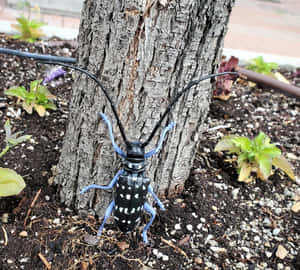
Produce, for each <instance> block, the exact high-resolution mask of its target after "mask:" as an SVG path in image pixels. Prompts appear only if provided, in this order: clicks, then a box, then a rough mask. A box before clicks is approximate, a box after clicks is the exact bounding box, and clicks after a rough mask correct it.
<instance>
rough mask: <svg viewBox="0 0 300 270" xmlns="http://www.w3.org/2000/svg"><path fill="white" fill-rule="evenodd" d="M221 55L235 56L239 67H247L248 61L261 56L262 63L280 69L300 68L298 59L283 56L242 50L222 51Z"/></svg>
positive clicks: (225, 49) (299, 59)
mask: <svg viewBox="0 0 300 270" xmlns="http://www.w3.org/2000/svg"><path fill="white" fill-rule="evenodd" d="M223 55H225V56H226V57H227V58H230V57H231V56H235V57H237V58H238V59H239V64H240V65H241V66H243V65H247V64H248V63H249V61H250V60H251V59H253V58H256V57H258V56H262V57H263V58H264V61H266V62H275V63H276V64H278V65H279V66H281V67H285V68H288V69H291V68H295V67H300V58H294V57H290V56H283V55H275V54H268V53H262V52H252V51H244V50H235V49H227V48H224V49H223Z"/></svg>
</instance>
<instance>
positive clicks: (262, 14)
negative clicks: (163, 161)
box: [0, 0, 300, 66]
mask: <svg viewBox="0 0 300 270" xmlns="http://www.w3.org/2000/svg"><path fill="white" fill-rule="evenodd" d="M3 1H5V0H0V4H1V5H0V32H1V31H4V29H9V28H10V24H11V23H14V22H15V18H16V16H17V15H18V14H19V11H17V10H15V9H12V8H9V7H7V6H4V5H3ZM53 1H54V0H53ZM53 1H52V2H53ZM54 2H55V1H54ZM62 13H63V12H61V11H60V14H62ZM56 14H57V12H56ZM66 14H68V15H55V14H53V11H52V14H51V11H50V12H48V13H45V12H43V13H42V14H41V19H42V20H43V21H45V22H46V23H48V26H46V27H45V30H44V32H45V33H47V34H49V35H57V36H61V37H63V38H69V39H73V38H76V36H77V33H78V28H79V22H80V19H79V16H80V14H79V13H78V14H77V15H76V13H74V14H73V16H70V14H69V13H67V12H66ZM225 48H226V50H225V53H226V54H229V55H230V54H238V55H236V56H237V57H243V58H247V57H248V58H253V55H254V56H255V55H266V56H267V57H266V58H265V59H267V61H271V60H274V59H275V60H274V61H276V62H278V61H279V62H280V61H281V62H285V61H286V62H288V63H292V64H294V65H299V66H300V0H236V5H235V7H234V8H233V11H232V15H231V18H230V21H229V31H228V33H227V35H226V38H225ZM268 56H269V57H268ZM274 56H275V58H274ZM282 56H284V57H282ZM276 57H277V58H276ZM276 59H279V60H276ZM245 60H248V59H245Z"/></svg>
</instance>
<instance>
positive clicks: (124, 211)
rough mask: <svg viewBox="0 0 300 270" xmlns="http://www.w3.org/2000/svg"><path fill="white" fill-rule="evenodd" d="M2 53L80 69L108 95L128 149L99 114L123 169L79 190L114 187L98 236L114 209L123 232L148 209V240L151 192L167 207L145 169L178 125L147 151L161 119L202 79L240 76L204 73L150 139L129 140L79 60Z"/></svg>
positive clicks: (168, 127) (119, 123) (1, 51)
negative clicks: (106, 182)
mask: <svg viewBox="0 0 300 270" xmlns="http://www.w3.org/2000/svg"><path fill="white" fill-rule="evenodd" d="M0 53H6V54H13V55H17V56H21V57H30V58H33V59H35V60H39V61H40V62H41V63H44V64H57V65H61V66H65V67H68V68H72V69H75V70H77V71H80V72H81V73H84V74H86V75H87V76H88V77H90V78H91V79H92V80H94V81H95V82H96V83H97V84H98V86H100V88H101V90H102V92H103V93H104V95H105V96H106V98H107V100H108V101H109V103H110V105H111V108H112V111H113V114H114V116H115V118H116V120H117V125H118V127H119V129H120V132H121V135H122V138H123V140H124V143H125V145H126V151H125V152H123V150H121V149H120V148H119V147H118V146H117V145H116V144H115V141H114V136H113V131H112V127H111V124H110V122H109V120H108V118H107V117H106V115H105V114H103V113H100V116H101V117H102V119H103V120H104V122H105V123H106V125H107V127H108V130H109V136H110V139H111V142H112V146H113V148H114V150H115V151H116V152H117V153H118V155H120V156H121V158H122V169H121V170H120V171H119V172H118V173H117V174H116V175H115V177H114V178H113V179H112V181H111V182H110V183H109V185H107V186H100V185H95V184H93V185H89V186H87V187H85V188H84V189H82V190H81V192H80V193H84V192H86V191H88V190H90V189H94V188H96V189H103V190H108V189H112V188H115V193H114V198H113V200H112V201H111V203H110V204H109V206H108V207H107V209H106V211H105V215H104V220H103V222H102V224H101V226H100V228H99V230H98V234H97V235H98V236H100V235H101V234H102V230H103V227H104V225H105V222H106V220H107V219H108V217H109V216H110V215H111V213H112V211H114V219H115V222H116V224H117V225H118V227H119V228H120V230H121V231H122V232H130V231H132V230H133V229H134V228H135V226H136V224H137V223H138V222H139V220H140V218H141V216H142V213H143V211H146V212H148V213H149V214H150V215H151V219H150V221H149V223H148V224H147V225H146V226H145V227H144V229H143V240H144V243H145V244H147V243H148V238H147V230H148V228H149V227H150V225H151V224H152V222H153V220H154V218H155V214H156V212H155V210H154V209H153V208H152V206H151V205H150V204H149V203H148V202H147V194H148V193H150V194H151V195H152V196H153V197H154V199H155V201H156V202H157V204H158V205H159V207H160V208H161V209H162V210H165V207H164V205H163V204H162V202H161V201H160V200H159V199H158V197H157V196H156V195H155V193H154V192H153V188H152V186H151V184H150V179H149V178H148V177H146V175H145V170H146V165H147V161H146V160H147V158H149V157H151V156H153V155H154V154H156V153H157V152H158V151H159V149H160V148H161V146H162V143H163V140H164V138H165V135H166V133H167V132H168V131H169V130H170V129H172V128H173V127H174V125H175V123H174V122H171V123H170V124H169V125H168V126H167V127H166V128H165V129H164V130H163V131H162V133H161V136H160V140H159V142H158V145H157V146H156V148H155V149H153V150H152V151H150V152H145V147H146V146H147V145H148V144H149V142H150V141H151V139H152V138H153V136H154V135H155V133H156V131H157V130H158V128H159V127H160V126H161V124H162V121H163V120H164V119H165V117H166V116H167V114H168V113H169V112H170V110H171V108H172V106H173V105H174V104H175V103H176V102H177V101H178V100H179V98H180V97H181V96H182V95H183V94H184V93H185V92H187V91H188V90H189V89H191V87H193V86H194V85H197V84H198V83H200V82H201V81H203V80H207V79H210V78H214V77H216V76H222V75H226V74H232V75H238V73H237V72H222V73H216V74H211V75H207V76H204V77H202V78H200V79H199V80H194V81H191V82H190V83H189V84H188V85H187V86H186V87H185V88H184V89H183V90H181V91H179V92H178V93H177V95H176V96H175V97H174V99H173V100H172V101H171V103H170V104H169V105H168V107H167V109H166V110H165V112H164V113H163V115H162V116H161V118H160V120H159V121H158V122H157V123H156V125H155V126H154V128H153V130H152V132H151V133H150V135H149V137H148V139H147V140H146V141H145V142H140V141H129V140H128V139H127V137H126V135H125V131H124V128H123V125H122V123H121V121H120V119H119V116H118V114H117V111H116V108H115V105H114V104H113V102H112V100H111V98H110V96H109V95H108V92H107V90H106V89H105V88H104V86H103V85H102V84H101V83H100V81H99V80H98V79H97V78H96V77H95V76H94V75H93V74H91V73H89V72H88V71H86V70H84V69H81V68H79V67H77V66H72V65H69V64H65V63H76V59H74V58H64V57H55V56H51V55H41V54H35V53H27V52H20V51H16V50H10V49H5V48H0Z"/></svg>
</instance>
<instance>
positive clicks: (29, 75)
mask: <svg viewBox="0 0 300 270" xmlns="http://www.w3.org/2000/svg"><path fill="white" fill-rule="evenodd" d="M0 46H1V47H7V48H11V49H22V50H28V51H30V52H39V53H47V54H52V55H62V56H73V57H76V48H74V47H73V44H70V43H68V42H62V41H60V42H56V41H55V40H52V41H49V42H48V43H46V42H41V43H36V44H34V45H32V44H27V43H24V42H19V41H14V40H11V39H9V38H7V37H5V36H4V35H0ZM46 73H47V68H46V67H44V66H42V65H38V64H37V63H35V62H34V61H32V60H30V59H21V58H18V57H13V56H8V55H0V119H1V120H0V146H1V149H3V148H4V146H5V143H4V135H5V133H4V130H3V125H4V123H5V121H6V120H7V119H9V120H10V122H11V125H12V126H13V130H14V132H17V131H23V132H24V134H30V135H32V139H31V140H30V141H27V142H26V143H23V144H22V145H18V146H17V147H15V148H13V149H12V150H10V151H9V152H8V153H7V154H6V155H5V156H4V157H3V158H2V159H1V160H0V167H6V168H11V169H14V170H16V171H17V172H18V173H19V174H21V175H22V176H23V177H24V180H25V182H26V184H27V186H26V188H25V189H24V190H23V191H22V193H21V194H19V195H18V196H14V197H7V198H1V199H0V270H2V269H25V270H27V269H28V270H29V269H30V270H35V269H39V270H40V269H50V267H51V269H59V270H61V269H62V270H67V269H70V270H71V269H74V270H75V269H81V270H87V269H120V270H121V269H122V270H123V269H143V270H147V269H285V270H289V269H290V270H291V269H294V270H299V269H300V247H299V244H300V212H297V213H296V212H294V211H292V210H291V208H292V206H293V205H294V204H295V203H296V201H297V200H300V187H299V185H297V184H296V183H295V182H293V181H292V180H290V179H289V178H288V177H287V176H286V175H285V174H284V173H282V172H279V171H278V170H276V171H274V174H273V175H272V176H271V177H270V178H269V179H268V180H267V181H261V180H256V181H254V182H253V183H251V184H244V183H239V182H238V181H237V173H236V170H235V169H234V167H233V164H232V163H230V162H228V161H227V162H226V161H225V160H226V159H227V160H228V159H229V158H230V156H227V155H226V154H222V153H216V152H214V146H215V144H216V143H217V141H218V140H219V139H220V138H221V137H223V136H224V135H228V134H240V135H244V136H249V137H251V138H253V137H254V136H256V135H257V134H258V133H259V131H264V132H265V133H266V134H267V135H268V136H269V137H270V138H271V142H274V143H276V144H277V145H278V147H280V149H281V150H282V152H283V153H284V155H285V156H286V157H287V158H288V159H289V161H290V163H291V164H292V165H293V167H294V169H295V174H296V175H298V176H299V174H300V162H299V153H300V115H299V108H300V101H299V100H296V99H295V98H290V97H286V96H283V95H281V94H279V93H276V92H274V91H273V90H270V89H262V88H260V87H255V88H253V89H250V88H249V87H248V86H245V85H241V84H237V85H235V86H234V89H233V93H232V96H231V98H230V99H229V100H228V101H221V100H217V99H213V100H212V103H211V107H210V113H209V117H208V119H207V121H206V125H207V132H205V133H204V134H203V136H202V138H201V140H200V143H199V149H198V152H197V155H196V157H195V161H194V166H193V169H192V170H191V174H190V177H189V179H188V180H187V181H186V184H185V190H184V191H183V193H182V195H181V196H180V197H178V198H173V199H168V200H165V201H164V204H165V206H166V208H167V211H164V212H162V211H160V210H157V212H158V215H157V217H156V219H155V221H154V223H153V225H152V226H151V227H150V229H149V232H148V237H149V239H150V245H149V246H145V245H144V244H143V242H142V239H141V236H140V233H141V230H142V228H143V226H144V224H145V222H147V220H148V216H146V215H145V216H144V217H143V220H142V222H141V225H140V226H139V227H138V228H137V229H136V231H135V232H133V233H130V234H122V233H121V232H119V231H118V229H117V227H116V226H115V225H114V224H113V223H112V222H108V223H107V225H106V226H105V230H104V233H103V236H102V237H101V239H100V242H98V243H96V244H91V241H90V240H91V239H93V235H95V234H96V232H97V229H98V227H99V225H100V224H101V217H99V218H98V217H91V216H90V217H88V218H85V219H84V218H81V217H79V216H78V215H77V213H76V212H75V211H74V210H73V209H69V208H67V207H66V206H64V205H62V204H60V202H59V198H58V195H57V189H56V187H55V186H54V185H53V173H55V165H56V164H57V163H58V159H59V154H60V149H61V146H62V139H63V136H64V132H65V128H66V123H67V119H68V103H69V99H70V95H71V91H72V88H71V87H72V75H71V74H70V73H69V74H68V75H66V76H65V77H63V78H60V79H58V80H56V81H55V82H52V83H50V84H49V85H48V87H49V90H50V91H51V93H53V94H54V95H55V96H56V97H57V100H56V103H57V107H58V109H57V110H56V111H51V110H49V113H48V114H47V115H46V116H45V117H44V118H41V117H39V116H38V115H37V113H35V112H34V113H33V114H32V115H29V114H27V113H26V112H25V111H24V110H23V109H22V108H20V106H19V105H18V104H17V102H16V98H8V97H6V96H5V95H4V90H5V89H8V88H10V87H12V86H16V85H18V86H21V85H24V86H27V87H28V85H29V83H30V82H31V81H33V80H36V79H42V78H43V77H44V76H45V74H46ZM283 73H284V74H285V75H286V76H287V78H289V79H290V80H291V81H292V82H293V83H295V84H296V85H298V86H300V74H299V73H293V71H283ZM34 199H36V200H35V202H34V203H32V202H33V200H34Z"/></svg>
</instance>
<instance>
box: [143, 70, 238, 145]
mask: <svg viewBox="0 0 300 270" xmlns="http://www.w3.org/2000/svg"><path fill="white" fill-rule="evenodd" d="M226 74H231V75H239V73H238V72H231V71H227V72H221V73H215V74H210V75H206V76H203V77H202V78H200V79H198V80H194V81H191V82H189V84H188V85H187V86H186V87H185V88H184V89H183V90H181V91H180V92H179V93H178V94H177V95H176V96H175V98H174V99H173V100H172V101H171V103H170V104H169V105H168V107H167V109H166V110H165V112H164V113H163V115H162V117H161V118H160V119H159V121H158V122H157V123H156V125H155V127H154V128H153V130H152V132H151V134H150V136H149V138H148V139H147V140H146V141H145V142H144V143H142V147H146V146H147V145H148V144H149V143H150V141H151V140H152V138H153V136H154V134H155V132H156V131H157V129H158V128H159V127H160V125H161V123H162V121H163V120H164V119H165V117H166V116H167V114H168V113H169V112H170V111H171V109H172V107H173V105H174V104H175V103H176V102H177V101H178V99H179V98H180V97H181V96H182V95H183V94H184V93H185V92H187V91H188V90H189V89H191V88H192V87H193V86H194V85H197V84H198V83H200V82H201V81H204V80H207V79H210V78H214V77H217V76H222V75H226Z"/></svg>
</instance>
